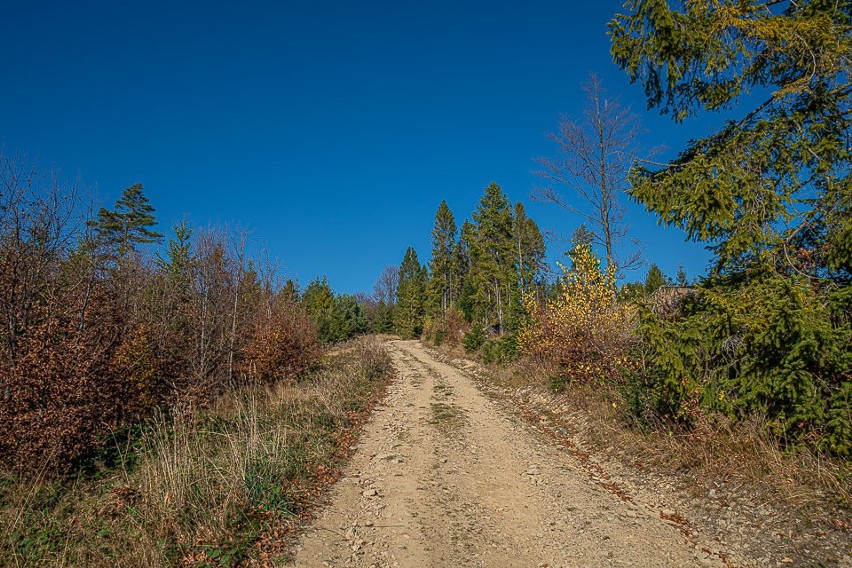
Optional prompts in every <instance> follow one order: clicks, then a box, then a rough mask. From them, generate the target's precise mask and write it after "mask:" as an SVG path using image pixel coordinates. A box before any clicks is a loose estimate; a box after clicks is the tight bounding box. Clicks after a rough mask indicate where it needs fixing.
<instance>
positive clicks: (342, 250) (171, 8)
mask: <svg viewBox="0 0 852 568" xmlns="http://www.w3.org/2000/svg"><path fill="white" fill-rule="evenodd" d="M74 4H77V5H74ZM460 4H463V6H462V5H460ZM620 8H621V2H620V1H600V2H589V3H586V2H582V3H580V2H560V3H555V2H542V1H536V0H532V1H530V0H527V1H524V2H497V3H495V2H464V3H458V2H444V1H428V2H401V1H396V2H391V1H387V2H370V1H366V2H360V3H353V2H343V1H340V2H323V1H314V2H309V1H296V2H292V1H291V2H245V3H236V2H228V3H220V2H205V3H200V2H198V3H189V2H180V3H178V2H168V3H166V2H115V1H113V2H80V3H71V2H55V3H52V2H38V1H32V2H22V1H15V0H13V1H11V2H6V5H5V7H4V13H3V18H2V20H0V53H2V54H4V55H3V57H2V58H0V76H1V77H3V83H4V84H3V88H2V89H0V144H2V145H3V146H4V147H5V153H6V154H10V153H14V152H21V153H25V154H27V155H28V156H30V157H32V158H37V160H38V163H39V165H40V166H41V167H42V168H47V167H55V168H57V169H59V170H60V171H61V172H62V174H63V175H64V176H65V177H66V178H78V177H79V179H80V180H82V182H83V184H84V185H85V186H86V187H88V188H89V189H90V190H91V191H92V192H93V193H95V195H96V196H97V198H98V200H99V201H100V204H102V205H107V206H109V205H111V204H112V203H113V202H114V201H115V199H116V198H117V197H118V196H119V195H120V193H121V191H122V190H123V189H124V188H125V187H127V186H129V185H131V184H133V183H137V182H141V183H142V184H143V185H144V188H145V193H146V195H147V196H148V197H149V198H150V200H151V202H152V204H153V205H154V206H155V207H156V209H157V216H158V219H159V220H160V222H161V224H162V225H164V227H163V229H165V228H166V227H168V226H170V225H171V224H172V223H173V222H175V221H177V220H179V219H181V218H182V217H183V216H185V215H186V216H188V218H189V219H190V220H191V221H192V222H193V224H194V225H196V226H201V227H204V226H208V225H219V224H230V225H239V226H242V227H245V228H248V229H250V230H251V231H252V240H253V243H254V244H255V245H256V246H260V245H261V244H262V245H263V246H265V247H266V248H267V249H268V251H269V253H270V255H271V256H272V257H275V258H277V259H279V262H280V266H281V267H282V269H283V270H284V272H285V273H287V274H288V275H289V276H292V277H296V278H298V279H299V281H300V282H301V283H302V284H303V285H305V284H307V283H308V282H309V281H310V280H311V279H313V278H315V277H317V276H320V275H323V274H325V275H327V276H328V278H329V280H330V282H331V284H332V286H333V287H334V288H335V290H337V291H338V292H346V293H351V292H357V291H371V290H372V286H373V282H374V281H375V280H376V278H377V277H378V275H379V273H380V272H381V271H382V269H383V267H384V266H386V265H388V264H398V263H399V261H400V260H401V258H402V255H403V253H404V251H405V248H406V247H407V246H409V245H413V246H415V247H416V248H417V250H418V253H419V254H420V256H421V258H426V257H428V255H429V249H430V244H429V236H430V230H431V227H432V222H433V218H434V213H435V210H436V209H437V207H438V204H439V203H440V201H441V200H442V199H446V200H447V202H448V204H449V205H450V208H451V209H452V210H453V212H454V213H455V214H456V217H457V220H458V221H459V223H461V220H462V219H463V218H465V217H469V216H470V214H471V212H472V210H473V208H474V207H475V206H476V203H477V201H478V200H479V198H480V197H481V195H482V192H483V188H484V187H485V186H486V185H488V184H489V183H490V182H491V181H496V182H497V183H499V184H500V185H501V186H502V187H503V189H504V190H505V191H506V193H507V194H508V196H509V198H510V199H512V200H513V201H516V200H522V201H524V202H525V203H526V205H527V209H528V212H529V214H530V216H532V217H533V219H535V220H536V221H537V222H538V223H539V225H540V226H541V227H542V228H543V229H553V230H559V231H563V232H566V233H570V232H571V230H572V229H573V228H574V227H575V226H576V225H577V224H578V219H576V218H572V217H571V216H569V215H567V214H565V213H564V212H562V211H559V210H557V209H555V208H553V207H552V206H547V205H543V204H538V203H533V202H531V200H530V199H529V193H530V191H531V190H532V189H533V188H534V187H536V186H537V185H541V184H542V181H541V180H540V179H539V178H537V177H536V176H535V175H534V174H533V173H532V172H533V171H534V170H535V169H536V164H535V158H536V157H538V156H544V155H549V154H552V152H553V150H554V147H553V144H552V142H550V141H549V140H548V139H547V133H548V132H550V131H552V130H554V129H555V128H556V124H557V119H558V117H559V115H560V113H565V114H568V115H575V114H577V113H579V112H580V110H581V108H582V101H583V94H582V92H581V89H580V86H581V83H582V82H583V81H584V80H585V79H586V78H587V76H588V73H589V72H590V71H595V72H597V73H598V74H599V75H600V76H601V77H602V79H603V81H604V84H605V86H606V87H607V88H608V90H609V91H610V92H611V93H612V94H621V102H622V103H623V104H627V105H630V106H631V107H632V108H633V110H634V111H636V112H637V114H639V115H640V116H641V118H642V122H643V125H644V127H645V129H646V130H647V131H648V132H647V134H646V135H645V137H644V139H643V144H644V145H646V146H648V147H652V146H657V145H660V144H662V145H665V146H667V147H668V148H670V149H671V150H670V151H669V154H671V153H672V152H673V151H675V150H677V149H679V148H680V147H681V146H682V145H683V143H684V142H685V141H686V140H687V139H689V138H693V137H696V136H699V135H702V134H704V133H706V132H707V131H708V128H709V127H710V126H711V125H710V124H707V123H705V122H701V121H699V120H694V121H692V122H688V123H686V124H684V125H675V124H673V123H672V122H671V121H670V120H669V118H668V117H663V116H659V115H658V114H657V113H656V111H652V112H646V111H645V102H644V97H643V93H642V89H641V87H640V86H639V85H632V86H631V85H629V83H628V81H627V79H626V77H625V75H624V74H623V73H622V72H620V71H619V70H618V69H617V68H616V67H615V66H614V65H613V64H612V62H611V60H610V57H609V42H608V39H607V37H606V22H607V21H608V20H609V19H610V18H611V17H612V15H613V14H614V13H615V12H617V11H619V10H620ZM628 219H629V221H630V224H631V227H632V229H633V231H632V232H633V234H634V236H635V237H637V238H639V239H640V240H641V241H642V242H643V243H644V244H645V251H646V256H647V258H648V260H649V261H651V262H656V263H657V264H659V265H660V266H661V267H662V268H663V270H664V271H666V272H667V273H669V274H671V275H673V274H674V272H675V270H676V268H677V266H678V264H679V263H680V264H683V265H684V267H685V268H686V270H687V272H688V273H689V274H690V275H694V274H696V273H701V272H704V271H705V269H706V267H707V262H708V258H709V256H708V253H707V252H706V251H705V250H704V247H703V245H702V244H700V243H698V244H696V243H686V242H684V236H683V234H682V233H681V232H680V231H678V230H675V229H662V228H659V227H657V226H656V221H655V219H654V218H653V217H652V216H650V215H648V214H647V213H645V212H644V211H643V210H642V209H641V208H640V207H638V206H636V205H630V206H629V215H628ZM166 232H168V231H166ZM550 248H551V249H552V250H551V255H550V256H551V258H557V257H558V256H559V252H560V251H559V250H556V249H557V248H558V247H556V246H552V247H550ZM641 272H642V273H640V274H634V275H633V278H636V277H641V276H643V272H644V270H643V271H641Z"/></svg>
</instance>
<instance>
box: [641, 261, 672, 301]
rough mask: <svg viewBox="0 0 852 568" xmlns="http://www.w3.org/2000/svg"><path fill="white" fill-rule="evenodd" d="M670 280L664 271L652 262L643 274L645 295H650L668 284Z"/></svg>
mask: <svg viewBox="0 0 852 568" xmlns="http://www.w3.org/2000/svg"><path fill="white" fill-rule="evenodd" d="M670 284H671V280H670V279H669V277H668V276H666V275H665V273H664V272H663V271H662V270H660V267H659V266H657V265H656V264H654V263H651V266H650V267H649V268H648V274H647V275H646V276H645V296H650V295H651V294H653V293H654V292H656V291H657V290H659V289H660V288H662V287H663V286H669V285H670Z"/></svg>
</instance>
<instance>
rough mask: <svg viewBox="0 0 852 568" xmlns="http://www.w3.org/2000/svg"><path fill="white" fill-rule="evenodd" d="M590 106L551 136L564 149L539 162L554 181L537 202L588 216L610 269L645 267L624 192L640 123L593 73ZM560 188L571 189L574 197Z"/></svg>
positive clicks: (535, 195) (562, 122) (587, 90)
mask: <svg viewBox="0 0 852 568" xmlns="http://www.w3.org/2000/svg"><path fill="white" fill-rule="evenodd" d="M583 90H584V91H585V93H586V104H585V106H584V108H583V112H582V116H581V118H580V119H579V120H572V119H571V118H570V117H568V116H562V117H561V118H560V121H559V128H558V130H557V131H556V132H555V133H553V134H551V135H550V138H551V139H552V140H553V141H554V142H556V144H557V146H558V154H557V156H556V157H555V158H539V159H538V163H539V164H540V165H541V166H542V168H543V169H542V170H541V171H538V172H536V173H537V174H538V175H539V176H541V177H542V178H544V179H546V180H548V181H549V182H551V184H552V185H549V186H547V187H545V188H542V189H537V190H535V191H533V193H532V198H533V199H534V200H536V201H540V202H545V203H553V204H555V205H558V206H559V207H561V208H562V209H565V210H566V211H568V212H570V213H573V214H577V215H579V216H580V217H582V218H583V222H584V223H585V224H586V226H587V227H588V229H589V231H590V233H591V236H592V243H593V244H594V245H598V246H600V247H602V248H603V249H604V251H605V254H606V262H607V267H608V268H612V269H613V270H615V272H616V274H621V273H622V272H623V271H624V270H630V269H633V268H636V267H638V266H639V264H640V261H641V249H640V247H639V243H638V241H636V240H635V239H631V238H630V237H629V235H628V233H629V226H628V224H627V223H626V221H625V219H624V217H625V209H624V206H623V205H622V203H621V194H622V193H623V192H624V190H625V189H627V172H628V171H629V170H630V167H631V165H632V163H633V160H634V158H635V156H636V140H637V138H638V137H639V134H640V133H641V128H640V125H639V120H638V117H636V115H634V114H632V113H631V112H630V109H628V108H625V107H623V106H621V105H620V104H619V102H618V100H617V99H613V98H607V96H606V90H605V89H604V88H603V85H602V83H601V80H600V78H599V77H598V76H597V75H595V74H594V73H592V74H590V75H589V79H588V81H587V82H586V83H585V84H584V85H583ZM556 186H566V187H567V188H568V189H569V190H570V194H569V195H567V196H566V195H563V194H562V193H560V192H559V191H558V190H557V189H556Z"/></svg>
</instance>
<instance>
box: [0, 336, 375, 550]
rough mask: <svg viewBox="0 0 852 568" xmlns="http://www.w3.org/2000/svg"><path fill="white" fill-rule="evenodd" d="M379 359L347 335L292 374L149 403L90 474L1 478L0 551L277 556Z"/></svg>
mask: <svg viewBox="0 0 852 568" xmlns="http://www.w3.org/2000/svg"><path fill="white" fill-rule="evenodd" d="M391 373H392V368H391V363H390V358H389V356H388V354H387V353H386V352H385V351H384V349H383V348H382V347H381V345H380V344H379V343H378V342H376V341H375V340H366V339H364V340H359V341H357V342H353V343H352V344H351V345H349V346H348V347H347V349H345V350H342V351H340V352H339V353H338V354H337V355H333V356H330V357H328V358H326V360H325V361H324V363H323V364H322V365H321V366H320V367H319V368H318V369H316V370H315V371H313V372H312V373H310V374H309V375H308V376H306V377H304V378H303V379H302V380H300V381H299V382H296V383H279V384H276V385H271V386H256V387H251V388H243V389H240V390H238V391H235V392H231V393H229V394H227V395H225V396H223V397H222V398H221V399H220V400H219V401H218V402H217V403H216V404H215V405H214V406H213V407H212V408H209V409H207V410H205V411H203V412H198V413H191V414H188V415H184V416H181V417H168V416H163V415H159V416H156V417H155V418H154V419H153V420H152V421H151V422H150V424H148V426H147V427H146V429H145V431H144V433H142V434H140V435H137V436H136V437H134V438H130V443H129V444H117V447H118V448H120V449H118V450H117V451H116V454H117V456H118V459H117V460H116V461H117V466H116V467H114V468H112V469H108V468H102V469H101V470H99V471H98V472H96V473H95V478H94V479H93V478H91V477H87V478H81V479H77V480H69V481H65V482H46V481H43V480H39V479H35V480H26V479H21V478H15V477H12V476H6V477H3V478H0V484H2V485H0V534H2V535H3V536H2V537H0V558H3V561H2V562H0V564H6V565H10V566H46V565H50V566H112V567H115V566H166V565H190V566H194V565H198V566H202V565H204V566H208V565H213V566H233V565H240V564H244V563H247V562H249V561H251V562H253V563H258V564H272V563H278V562H281V561H283V560H284V559H285V558H286V542H287V538H286V537H287V535H289V534H291V533H292V531H293V529H294V527H296V526H297V525H298V524H299V523H300V522H302V521H303V520H304V519H305V518H307V516H309V514H310V511H311V510H312V508H314V507H315V506H316V505H317V504H318V502H319V501H321V499H322V488H323V487H324V486H326V485H327V484H328V483H330V482H332V481H334V479H335V478H336V477H335V476H336V471H337V467H338V466H339V465H340V464H341V463H342V461H343V459H344V458H345V456H346V455H347V452H348V448H349V446H350V444H351V442H352V436H353V433H354V431H355V429H356V428H357V427H358V426H359V425H360V422H361V421H362V420H363V419H364V417H365V416H366V415H367V413H368V412H369V409H370V408H371V406H372V404H374V403H375V401H376V400H377V399H378V397H379V396H380V393H381V392H382V391H383V389H384V387H385V385H386V384H387V381H388V380H389V379H390V377H391Z"/></svg>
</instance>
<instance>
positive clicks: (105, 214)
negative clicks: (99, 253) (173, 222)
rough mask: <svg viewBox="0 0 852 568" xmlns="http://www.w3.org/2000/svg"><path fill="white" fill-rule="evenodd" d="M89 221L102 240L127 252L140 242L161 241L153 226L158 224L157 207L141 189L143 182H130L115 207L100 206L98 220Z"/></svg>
mask: <svg viewBox="0 0 852 568" xmlns="http://www.w3.org/2000/svg"><path fill="white" fill-rule="evenodd" d="M89 225H90V226H91V227H92V228H93V229H94V231H95V237H96V239H97V240H98V242H99V244H101V245H103V246H105V247H107V248H108V249H109V250H114V251H115V252H116V253H117V254H118V255H119V256H124V255H125V254H127V253H129V252H130V251H132V250H135V249H136V246H137V245H140V244H146V243H158V242H160V240H161V239H162V238H163V235H162V234H161V233H158V232H157V231H154V230H153V229H152V227H155V226H156V225H157V220H156V219H155V217H154V207H153V206H152V205H151V204H150V203H149V202H148V198H147V197H145V195H143V193H142V184H140V183H137V184H134V185H131V186H130V187H128V188H127V189H125V190H124V192H123V193H122V194H121V197H120V198H119V199H118V201H116V202H115V209H114V210H109V209H104V208H101V210H100V211H98V218H97V220H94V221H90V222H89Z"/></svg>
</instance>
